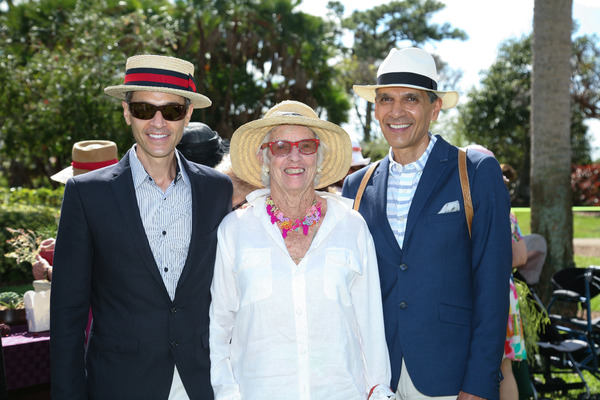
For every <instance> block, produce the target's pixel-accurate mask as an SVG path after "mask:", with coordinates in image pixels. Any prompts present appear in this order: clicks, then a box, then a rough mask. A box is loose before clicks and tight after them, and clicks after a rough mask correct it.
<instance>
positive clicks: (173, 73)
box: [104, 55, 212, 108]
mask: <svg viewBox="0 0 600 400" xmlns="http://www.w3.org/2000/svg"><path fill="white" fill-rule="evenodd" d="M140 91H141V92H163V93H172V94H178V95H180V96H182V97H185V98H188V99H190V100H191V102H192V106H194V108H206V107H208V106H210V105H211V104H212V102H211V101H210V99H209V98H208V97H206V96H203V95H201V94H199V93H196V81H195V80H194V65H193V64H192V63H191V62H189V61H185V60H181V59H179V58H175V57H167V56H156V55H141V56H133V57H129V58H128V59H127V64H126V66H125V79H124V83H123V84H122V85H118V86H109V87H107V88H105V89H104V93H106V94H107V95H109V96H112V97H116V98H117V99H121V100H125V94H126V93H127V92H140Z"/></svg>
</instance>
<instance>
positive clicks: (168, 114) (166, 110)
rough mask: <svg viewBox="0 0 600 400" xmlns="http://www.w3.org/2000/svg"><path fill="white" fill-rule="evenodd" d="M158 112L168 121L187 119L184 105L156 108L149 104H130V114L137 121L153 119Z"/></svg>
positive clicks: (167, 105) (168, 105)
mask: <svg viewBox="0 0 600 400" xmlns="http://www.w3.org/2000/svg"><path fill="white" fill-rule="evenodd" d="M157 111H160V114H161V115H162V117H163V118H164V119H165V120H167V121H180V120H182V119H183V118H184V117H185V113H186V112H187V107H186V106H185V105H183V104H166V105H164V106H155V105H154V104H149V103H129V112H130V113H131V115H133V116H134V117H135V118H137V119H146V120H147V119H152V118H154V114H156V112H157Z"/></svg>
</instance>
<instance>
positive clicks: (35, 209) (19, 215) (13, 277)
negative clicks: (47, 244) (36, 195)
mask: <svg viewBox="0 0 600 400" xmlns="http://www.w3.org/2000/svg"><path fill="white" fill-rule="evenodd" d="M32 192H35V190H33V191H32ZM48 198H50V197H48ZM34 203H35V201H34ZM59 214H60V207H58V206H45V205H26V204H19V203H18V202H13V204H5V203H3V205H2V208H1V210H0V226H1V227H3V229H0V282H2V284H4V285H7V284H20V283H27V282H31V281H32V280H33V275H32V273H31V264H30V263H27V262H22V263H20V264H19V263H17V262H16V260H15V259H14V258H9V257H5V256H4V255H5V254H8V253H10V252H11V251H12V250H13V248H12V246H11V245H10V244H9V243H7V240H9V239H11V238H12V237H13V234H12V233H11V232H10V231H8V230H7V229H5V228H13V229H30V230H32V231H34V232H36V234H37V235H39V236H41V237H42V239H45V238H48V237H55V236H56V229H57V226H58V216H59Z"/></svg>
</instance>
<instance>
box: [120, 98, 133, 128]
mask: <svg viewBox="0 0 600 400" xmlns="http://www.w3.org/2000/svg"><path fill="white" fill-rule="evenodd" d="M121 105H122V106H123V117H125V122H126V123H127V125H131V113H130V112H129V104H127V102H126V101H122V102H121Z"/></svg>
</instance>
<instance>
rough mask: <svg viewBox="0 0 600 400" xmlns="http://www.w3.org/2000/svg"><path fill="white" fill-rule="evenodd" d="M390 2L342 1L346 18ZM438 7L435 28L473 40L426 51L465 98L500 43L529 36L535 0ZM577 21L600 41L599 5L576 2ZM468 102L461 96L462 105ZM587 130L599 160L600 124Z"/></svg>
mask: <svg viewBox="0 0 600 400" xmlns="http://www.w3.org/2000/svg"><path fill="white" fill-rule="evenodd" d="M388 1H389V0H370V1H364V0H341V2H342V4H344V7H345V16H349V15H350V14H351V13H352V11H353V10H365V9H368V8H372V7H374V6H376V5H380V4H383V3H385V2H388ZM440 1H441V2H442V3H444V4H446V7H445V8H444V9H443V10H441V11H439V12H437V13H435V14H434V15H433V18H432V20H431V22H433V23H437V24H443V23H449V24H450V25H451V26H452V27H454V28H459V29H462V30H463V31H465V32H466V33H467V35H468V37H469V38H468V39H467V40H466V41H461V40H444V41H441V42H439V43H435V44H431V45H427V46H425V49H426V50H428V51H430V52H433V53H436V54H437V55H439V56H440V57H441V58H442V60H444V61H445V62H447V63H448V64H449V67H450V68H452V69H459V70H461V71H462V73H463V77H462V79H461V81H460V83H459V86H458V87H456V88H453V89H455V90H457V91H458V92H459V93H461V94H463V93H466V92H467V91H468V90H469V89H470V88H472V87H474V86H478V85H479V81H480V78H481V76H480V72H481V71H482V70H487V69H488V68H489V67H490V66H491V65H492V64H493V63H494V61H495V60H496V53H497V50H498V46H499V45H500V43H502V42H503V41H505V40H507V39H514V38H520V37H522V36H523V35H528V34H530V33H531V31H532V29H533V4H534V0H502V1H483V0H440ZM326 4H327V1H326V0H302V3H301V4H300V6H299V8H298V9H299V10H301V11H303V12H306V13H310V14H314V15H319V16H322V17H324V16H325V15H326ZM573 20H574V21H576V22H577V23H578V24H579V26H580V28H579V30H578V31H577V34H578V35H582V34H596V35H600V22H599V21H600V0H573ZM465 99H466V98H465V97H464V96H463V97H462V99H461V101H464V100H465ZM589 125H590V133H591V134H592V147H593V148H594V152H593V158H594V159H600V121H598V120H595V121H593V122H591V123H590V124H589ZM351 136H352V133H351Z"/></svg>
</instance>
